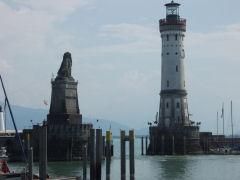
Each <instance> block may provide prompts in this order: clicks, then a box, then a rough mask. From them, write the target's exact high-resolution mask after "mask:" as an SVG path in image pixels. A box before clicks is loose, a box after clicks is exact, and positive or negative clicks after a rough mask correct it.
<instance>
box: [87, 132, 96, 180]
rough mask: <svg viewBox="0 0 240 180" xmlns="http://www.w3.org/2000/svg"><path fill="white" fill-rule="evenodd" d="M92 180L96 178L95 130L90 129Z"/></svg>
mask: <svg viewBox="0 0 240 180" xmlns="http://www.w3.org/2000/svg"><path fill="white" fill-rule="evenodd" d="M89 151H90V180H95V177H96V160H95V129H90V150H89Z"/></svg>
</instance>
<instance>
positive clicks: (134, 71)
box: [0, 0, 240, 134]
mask: <svg viewBox="0 0 240 180" xmlns="http://www.w3.org/2000/svg"><path fill="white" fill-rule="evenodd" d="M167 2H169V1H167V0H151V1H146V0H131V1H129V0H121V1H116V0H67V1H66V0H41V1H35V0H12V1H10V0H0V73H1V75H2V77H3V80H4V82H5V86H6V89H7V92H8V96H9V100H10V102H11V103H12V104H15V105H20V106H24V107H31V108H45V109H48V108H49V107H45V106H44V104H43V100H44V99H45V100H47V101H48V103H49V104H50V97H51V84H50V82H51V77H52V74H53V75H56V74H57V71H58V69H59V67H60V64H61V61H62V56H63V54H64V53H65V52H66V51H69V52H71V54H72V59H73V67H72V75H73V77H74V78H75V79H76V80H77V81H78V83H79V84H78V97H79V106H80V111H81V113H82V114H83V115H84V116H86V117H90V118H101V119H107V120H112V121H116V122H119V123H122V124H126V125H129V126H131V127H133V128H136V129H138V128H143V127H147V122H149V121H154V117H155V113H156V112H157V111H158V106H159V99H160V97H159V92H160V84H161V71H160V70H161V39H160V33H159V29H158V28H159V25H158V20H159V19H161V18H165V6H164V4H165V3H167ZM177 2H180V3H181V4H182V5H181V6H180V15H181V17H182V18H186V19H187V32H186V34H185V35H186V40H185V52H186V61H185V66H186V86H187V91H188V103H189V112H190V114H192V116H191V119H192V120H193V121H196V122H199V121H201V123H202V124H201V131H213V133H216V116H217V115H216V114H217V111H218V112H219V114H221V108H222V103H223V102H224V106H225V122H226V124H225V132H227V133H228V134H230V132H231V128H230V127H231V123H230V101H231V100H233V120H234V127H235V129H234V131H235V132H239V133H240V111H238V109H239V108H240V93H239V92H240V81H239V77H240V54H239V52H238V51H239V50H240V49H239V42H240V19H239V17H240V11H239V7H240V1H237V0H228V1H223V0H218V1H217V0H211V1H209V0H208V1H207V0H201V1H199V0H198V1H197V0H184V1H183V0H181V1H180V0H178V1H177ZM0 94H1V95H0V100H1V101H3V96H2V92H0ZM221 121H222V120H221V118H220V117H219V124H220V123H221ZM219 131H220V132H221V131H222V127H219Z"/></svg>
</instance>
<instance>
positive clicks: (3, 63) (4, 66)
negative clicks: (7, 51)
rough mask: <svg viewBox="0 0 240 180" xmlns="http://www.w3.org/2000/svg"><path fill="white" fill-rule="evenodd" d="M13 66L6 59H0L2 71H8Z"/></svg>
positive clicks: (0, 69) (0, 70)
mask: <svg viewBox="0 0 240 180" xmlns="http://www.w3.org/2000/svg"><path fill="white" fill-rule="evenodd" d="M12 69H13V67H12V66H11V65H10V64H9V63H8V62H7V61H6V60H4V59H0V72H7V71H10V70H12Z"/></svg>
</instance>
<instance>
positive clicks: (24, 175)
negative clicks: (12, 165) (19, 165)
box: [6, 168, 27, 180]
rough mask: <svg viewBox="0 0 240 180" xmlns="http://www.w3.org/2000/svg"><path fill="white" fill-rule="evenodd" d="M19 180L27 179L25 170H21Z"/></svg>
mask: <svg viewBox="0 0 240 180" xmlns="http://www.w3.org/2000/svg"><path fill="white" fill-rule="evenodd" d="M6 179H7V178H6ZM21 180H27V177H26V169H25V168H23V170H22V172H21Z"/></svg>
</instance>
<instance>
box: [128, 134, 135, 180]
mask: <svg viewBox="0 0 240 180" xmlns="http://www.w3.org/2000/svg"><path fill="white" fill-rule="evenodd" d="M134 138H135V135H134V130H130V131H129V159H130V162H129V168H130V180H134V179H135V159H134Z"/></svg>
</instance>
